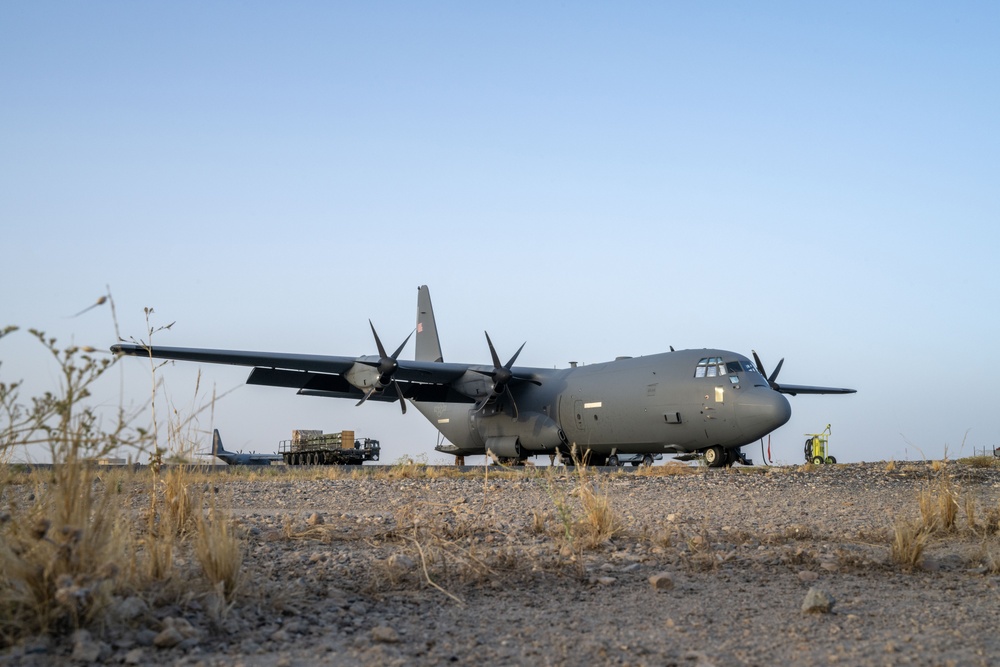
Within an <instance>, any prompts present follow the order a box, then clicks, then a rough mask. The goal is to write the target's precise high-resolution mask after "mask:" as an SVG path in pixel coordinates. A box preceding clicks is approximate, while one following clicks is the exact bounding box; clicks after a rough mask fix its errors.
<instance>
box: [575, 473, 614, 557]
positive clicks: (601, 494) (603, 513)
mask: <svg viewBox="0 0 1000 667" xmlns="http://www.w3.org/2000/svg"><path fill="white" fill-rule="evenodd" d="M580 469H581V470H582V469H583V468H582V467H581V468H580ZM578 497H579V500H580V508H581V510H582V516H581V517H580V518H579V519H578V520H577V522H576V535H577V538H579V539H581V540H582V546H583V547H584V548H587V549H593V548H595V547H597V546H600V545H602V544H604V543H605V542H607V541H608V540H610V539H611V538H612V537H614V536H615V535H616V534H617V533H618V532H620V531H621V529H622V522H621V519H620V518H619V517H618V515H617V513H615V511H614V510H613V509H612V507H611V500H610V498H609V497H608V491H607V488H605V487H604V486H603V485H601V488H597V484H596V482H595V481H594V480H592V479H588V478H587V476H586V475H585V474H584V473H581V481H580V486H579V487H578Z"/></svg>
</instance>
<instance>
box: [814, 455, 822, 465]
mask: <svg viewBox="0 0 1000 667" xmlns="http://www.w3.org/2000/svg"><path fill="white" fill-rule="evenodd" d="M812 462H813V463H815V464H816V465H818V466H821V465H823V457H822V456H814V457H813V460H812Z"/></svg>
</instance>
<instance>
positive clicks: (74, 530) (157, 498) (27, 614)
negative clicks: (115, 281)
mask: <svg viewBox="0 0 1000 667" xmlns="http://www.w3.org/2000/svg"><path fill="white" fill-rule="evenodd" d="M108 300H109V297H107V298H105V297H102V299H101V300H99V305H100V303H104V302H106V301H108ZM111 303H112V304H113V302H111ZM150 312H151V311H148V310H147V317H148V315H149V313H150ZM116 329H117V325H116ZM13 330H14V329H13V328H7V329H5V330H4V331H3V332H2V333H0V336H2V335H6V334H9V333H11V332H12V331H13ZM31 333H32V335H34V336H35V337H36V338H37V339H38V340H39V342H40V343H41V344H42V345H43V346H44V347H45V348H46V349H47V350H48V351H49V352H50V353H51V354H52V356H53V357H54V358H55V360H56V362H57V363H58V365H59V368H60V371H61V372H60V373H59V379H60V382H59V388H58V390H56V391H52V392H47V393H45V394H44V395H42V396H39V397H34V398H32V399H31V400H29V401H24V400H22V399H21V398H20V396H19V395H18V389H19V387H20V383H18V382H15V383H0V457H2V458H3V460H9V458H10V453H11V452H12V451H13V450H15V449H17V448H27V447H30V446H38V445H42V446H46V447H48V450H49V454H50V457H51V461H52V462H53V466H52V468H51V469H49V470H44V471H43V470H36V471H32V472H25V471H22V470H18V469H17V468H16V467H12V466H7V465H4V466H3V467H2V468H0V498H2V499H3V507H2V508H0V646H7V645H10V644H12V643H14V642H16V641H19V640H21V639H23V638H25V637H29V636H32V635H37V634H51V635H61V634H66V633H69V632H71V631H73V630H75V629H78V628H84V627H91V626H98V625H101V624H103V623H104V622H105V621H106V619H105V617H104V616H105V612H106V611H107V610H108V609H109V607H110V606H111V605H112V604H113V601H114V600H116V599H119V598H124V597H127V596H136V595H138V596H141V597H148V598H150V599H157V600H163V601H165V603H167V604H169V603H171V600H174V601H176V600H177V599H180V597H181V596H189V595H191V594H192V593H193V592H194V591H195V590H197V589H198V588H199V584H201V585H202V586H203V587H204V589H205V590H208V591H212V590H216V589H218V590H221V592H222V595H223V596H224V598H225V600H226V601H231V600H232V599H233V598H234V596H235V594H236V592H237V590H238V588H239V586H238V584H239V567H240V565H241V564H242V558H241V556H240V554H241V547H240V544H239V540H238V538H237V537H236V536H235V535H234V534H233V533H232V531H231V528H230V527H229V526H230V524H229V521H228V520H227V517H226V513H225V511H223V510H222V509H221V508H215V507H213V508H206V506H205V503H204V501H203V499H202V493H201V491H200V490H199V489H200V486H201V485H203V482H202V480H199V479H198V478H197V477H196V476H195V475H193V474H192V473H191V471H190V470H189V469H187V468H186V467H183V466H178V467H171V468H169V469H167V470H166V471H161V470H160V464H161V463H162V461H163V458H164V456H165V455H166V454H167V453H168V452H169V451H170V448H168V447H160V446H159V445H157V444H156V443H157V436H156V427H155V422H156V419H155V411H154V413H153V415H154V416H153V421H154V427H153V428H152V429H144V428H139V427H134V426H133V425H132V423H133V421H134V420H135V418H136V417H137V415H135V414H128V413H127V412H126V411H125V410H124V409H123V408H121V407H119V409H118V411H117V413H116V418H115V420H112V422H111V427H110V428H103V427H102V424H103V423H104V422H103V421H102V418H101V415H100V414H99V413H98V412H97V411H96V410H95V409H92V408H91V407H89V406H88V405H87V400H88V399H89V398H90V395H91V393H90V392H91V388H92V387H93V386H95V383H97V382H98V381H99V380H100V378H101V377H102V376H103V375H104V373H105V372H106V371H107V370H108V369H109V368H111V367H112V366H113V364H114V363H115V361H116V360H114V359H112V358H109V357H104V358H97V357H95V356H93V354H92V352H93V350H91V349H90V348H83V347H78V346H74V345H71V346H69V347H67V348H65V349H61V348H59V347H58V346H57V344H56V341H55V339H52V338H48V337H46V336H44V335H43V334H41V333H40V332H34V331H33V332H31ZM150 335H152V331H150ZM155 368H156V367H154V371H153V373H154V378H153V383H152V384H153V388H154V389H153V391H154V397H153V399H152V400H151V402H150V403H151V405H152V404H154V403H155V395H156V393H157V392H158V391H159V390H160V387H161V384H160V383H159V382H158V381H157V380H156V378H155ZM196 395H197V389H196ZM197 412H198V411H197V410H195V411H194V414H197ZM174 414H175V415H177V414H178V413H177V411H176V410H174ZM190 423H191V422H190V420H189V419H180V418H177V419H176V420H174V421H172V422H170V425H169V428H168V432H169V434H170V438H169V440H170V442H171V444H172V445H173V446H175V447H177V450H178V451H183V450H184V449H185V448H188V447H189V445H190V444H191V440H192V439H191V438H187V439H186V440H185V441H184V444H183V445H179V444H178V442H179V440H180V439H181V434H182V433H184V432H185V428H184V427H185V426H186V425H189V424H190ZM121 448H125V449H127V450H130V451H134V452H136V453H143V452H146V453H149V454H150V462H151V463H152V464H153V465H151V468H150V470H151V471H152V472H146V473H142V474H139V473H134V472H131V471H126V470H111V469H107V468H99V467H98V466H95V465H94V464H93V463H92V461H93V460H94V459H97V458H100V457H103V456H107V455H108V454H110V453H112V452H117V451H118V450H119V449H121ZM142 492H145V493H148V496H149V503H148V505H147V507H146V510H145V511H144V512H140V513H138V514H135V513H132V512H131V511H130V509H129V505H128V503H127V502H126V501H127V499H128V498H130V497H131V496H132V495H133V494H136V493H142ZM206 509H214V510H215V511H214V512H212V513H211V514H210V516H209V517H208V518H206V517H205V515H204V513H205V511H206ZM195 555H197V557H198V559H199V561H200V563H201V566H202V572H201V576H200V577H199V576H197V573H194V572H191V571H189V570H190V568H189V566H187V565H185V563H190V562H191V561H192V560H193V556H195ZM165 584H169V585H165ZM192 584H195V585H194V586H192Z"/></svg>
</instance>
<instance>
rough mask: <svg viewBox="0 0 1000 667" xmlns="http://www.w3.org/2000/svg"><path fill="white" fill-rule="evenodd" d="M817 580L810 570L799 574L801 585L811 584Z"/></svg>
mask: <svg viewBox="0 0 1000 667" xmlns="http://www.w3.org/2000/svg"><path fill="white" fill-rule="evenodd" d="M817 579H819V575H818V574H816V573H815V572H813V571H812V570H802V571H800V572H799V581H801V582H802V583H803V584H811V583H813V582H815V581H816V580H817Z"/></svg>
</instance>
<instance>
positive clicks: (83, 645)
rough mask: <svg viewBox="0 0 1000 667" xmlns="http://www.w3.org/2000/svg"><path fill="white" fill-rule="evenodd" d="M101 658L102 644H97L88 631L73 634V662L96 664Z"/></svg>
mask: <svg viewBox="0 0 1000 667" xmlns="http://www.w3.org/2000/svg"><path fill="white" fill-rule="evenodd" d="M100 657H101V644H100V642H95V641H94V640H93V639H92V638H91V636H90V633H89V632H87V631H86V630H77V631H76V632H75V633H74V634H73V660H75V661H77V662H96V661H97V660H98V658H100Z"/></svg>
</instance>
